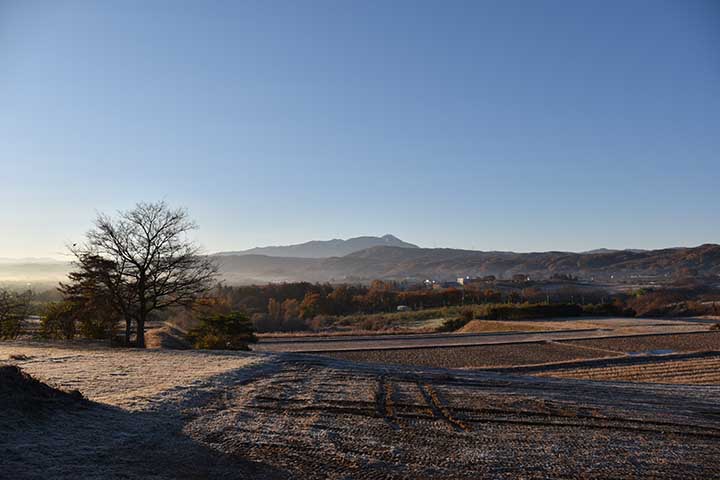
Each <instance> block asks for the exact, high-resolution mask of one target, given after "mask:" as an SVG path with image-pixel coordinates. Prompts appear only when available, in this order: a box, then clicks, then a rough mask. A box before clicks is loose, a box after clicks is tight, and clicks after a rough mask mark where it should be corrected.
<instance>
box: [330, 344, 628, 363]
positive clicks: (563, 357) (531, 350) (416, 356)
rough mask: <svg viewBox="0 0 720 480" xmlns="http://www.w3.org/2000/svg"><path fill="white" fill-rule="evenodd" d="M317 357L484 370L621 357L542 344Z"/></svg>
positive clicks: (356, 353) (404, 350) (608, 353)
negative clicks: (487, 368) (485, 368)
mask: <svg viewBox="0 0 720 480" xmlns="http://www.w3.org/2000/svg"><path fill="white" fill-rule="evenodd" d="M320 355H323V356H328V357H333V358H339V359H343V360H351V361H356V362H371V363H388V364H395V365H418V366H425V367H438V368H483V367H502V366H515V365H534V364H538V363H549V362H566V361H570V360H577V359H586V358H598V357H612V356H620V355H622V354H621V353H615V352H611V351H602V350H599V349H595V348H586V347H584V346H581V347H576V346H574V345H570V344H568V343H566V342H562V343H560V342H557V343H556V342H541V343H517V344H504V345H481V346H471V347H440V348H409V349H397V350H360V351H335V352H327V353H321V354H320Z"/></svg>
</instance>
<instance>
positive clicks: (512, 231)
mask: <svg viewBox="0 0 720 480" xmlns="http://www.w3.org/2000/svg"><path fill="white" fill-rule="evenodd" d="M0 172H1V176H0V178H1V179H2V182H1V185H0V231H1V232H2V235H0V257H3V256H5V257H13V256H15V257H17V256H56V255H57V254H58V253H60V252H62V251H63V246H64V245H65V243H66V242H68V241H75V240H78V239H79V238H80V237H81V236H82V234H83V233H84V232H85V231H86V230H87V228H89V226H90V221H91V219H92V217H93V216H94V214H95V211H96V210H100V211H109V212H112V211H114V210H117V209H124V208H128V207H130V206H132V205H133V204H134V203H135V202H137V201H140V200H156V199H165V200H167V201H168V202H169V203H171V204H174V205H183V206H187V207H188V208H189V209H190V212H191V214H192V215H193V216H194V217H195V219H196V220H197V222H198V223H199V224H200V227H201V228H200V230H199V231H198V238H199V240H200V241H201V243H202V244H203V245H204V246H205V247H206V249H207V250H209V251H217V250H227V249H240V248H246V247H252V246H256V245H266V244H287V243H294V242H300V241H305V240H309V239H323V238H332V237H341V238H346V237H350V236H356V235H362V234H384V233H393V234H395V235H397V236H399V237H400V238H402V239H404V240H407V241H411V242H415V243H418V244H420V245H422V246H430V247H431V246H448V247H459V248H475V249H482V250H490V249H502V250H518V251H531V250H536V251H537V250H550V249H555V250H585V249H591V248H597V247H635V248H655V247H664V246H676V245H697V244H701V243H704V242H718V241H720V221H719V218H718V217H719V214H720V2H718V1H716V0H708V1H699V0H689V1H679V0H678V1H669V2H664V1H661V0H648V1H634V0H623V1H607V0H603V1H600V0H598V1H574V0H572V1H560V0H549V1H535V0H528V1H467V2H460V1H440V0H436V1H432V2H422V1H416V0H413V1H399V0H393V1H368V0H356V1H342V0H327V1H323V0H305V1H298V0H293V1H287V2H281V1H275V0H262V1H257V2H250V1H228V2H221V1H196V2H181V1H175V0H173V1H166V2H163V1H117V2H102V1H92V2H91V1H87V2H82V1H51V0H48V1H32V0H16V1H13V0H0Z"/></svg>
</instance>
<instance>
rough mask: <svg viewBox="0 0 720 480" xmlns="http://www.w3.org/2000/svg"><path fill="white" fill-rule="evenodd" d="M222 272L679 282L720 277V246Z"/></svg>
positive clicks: (401, 258) (377, 260)
mask: <svg viewBox="0 0 720 480" xmlns="http://www.w3.org/2000/svg"><path fill="white" fill-rule="evenodd" d="M218 259H219V261H220V264H221V272H222V273H223V274H224V275H226V276H228V278H229V279H230V278H231V279H232V280H235V281H242V278H248V279H255V280H272V281H280V280H282V281H292V280H307V281H319V282H323V281H338V282H339V281H365V280H371V279H405V278H412V279H424V278H432V279H437V280H450V279H455V278H457V277H459V276H465V275H470V276H475V275H496V276H498V277H500V278H509V277H511V276H512V275H513V274H516V273H523V274H528V275H531V276H537V277H549V276H550V275H552V274H554V273H558V274H572V275H578V276H580V277H584V278H589V277H597V278H600V279H603V278H605V279H609V278H610V277H611V276H613V277H614V278H616V279H617V278H630V277H632V276H634V275H641V276H664V275H668V276H673V275H677V274H679V273H681V272H690V273H693V274H698V275H720V245H713V244H707V245H701V246H699V247H694V248H669V249H662V250H648V251H643V252H635V251H629V250H622V251H612V252H603V253H572V252H539V253H514V252H480V251H472V250H455V249H448V248H437V249H429V248H398V247H373V248H369V249H366V250H361V251H359V252H354V253H351V254H349V255H346V256H344V257H335V258H326V259H308V258H305V259H299V258H277V257H275V258H271V257H268V256H262V255H252V256H233V255H229V256H222V257H218Z"/></svg>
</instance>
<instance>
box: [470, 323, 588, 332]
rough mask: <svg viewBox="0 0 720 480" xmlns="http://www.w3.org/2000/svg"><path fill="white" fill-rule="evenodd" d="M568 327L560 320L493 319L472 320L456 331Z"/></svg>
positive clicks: (525, 330)
mask: <svg viewBox="0 0 720 480" xmlns="http://www.w3.org/2000/svg"><path fill="white" fill-rule="evenodd" d="M565 328H575V327H574V325H573V326H571V327H569V326H566V325H563V324H562V323H560V322H557V323H555V322H521V321H519V322H500V321H495V320H472V321H470V322H469V323H468V324H467V325H465V326H464V327H462V328H461V329H459V330H458V331H457V332H458V333H489V332H539V331H547V330H563V329H565Z"/></svg>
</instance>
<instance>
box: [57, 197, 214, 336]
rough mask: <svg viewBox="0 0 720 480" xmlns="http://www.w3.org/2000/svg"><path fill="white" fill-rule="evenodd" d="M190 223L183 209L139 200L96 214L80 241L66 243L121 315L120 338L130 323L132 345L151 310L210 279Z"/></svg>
mask: <svg viewBox="0 0 720 480" xmlns="http://www.w3.org/2000/svg"><path fill="white" fill-rule="evenodd" d="M196 228H197V227H196V225H195V223H193V222H192V221H191V220H190V219H189V217H188V213H187V211H186V210H185V209H182V208H179V209H172V208H170V207H168V205H167V204H166V203H165V202H159V203H139V204H137V205H136V206H135V208H134V209H132V210H129V211H126V212H119V213H118V215H117V217H115V218H112V217H110V216H107V215H103V214H99V215H98V217H97V219H96V220H95V227H94V228H93V229H92V230H90V231H89V232H88V233H87V238H86V241H85V243H83V244H81V245H78V244H76V245H74V246H73V247H71V248H70V250H71V252H72V253H73V254H74V255H75V258H76V264H77V266H78V267H79V269H80V272H81V273H82V274H84V275H85V276H92V277H93V278H94V279H95V281H96V282H97V283H98V284H99V285H101V286H102V288H103V290H104V293H105V294H107V295H108V296H109V297H110V299H111V304H112V306H113V308H114V309H116V311H117V312H118V313H119V314H120V315H121V316H122V317H123V318H124V319H125V323H126V329H125V331H126V339H127V338H128V337H129V333H130V328H131V325H132V324H133V323H134V324H135V326H136V329H137V335H136V346H138V347H144V346H145V336H144V331H145V322H146V321H147V320H148V318H149V316H150V314H151V313H152V312H155V311H159V310H163V309H166V308H169V307H172V306H188V305H191V304H192V303H193V302H194V301H195V300H196V299H197V298H198V297H200V296H202V295H203V294H204V293H205V292H206V291H207V290H208V289H209V288H210V287H211V286H212V284H213V279H214V278H215V275H216V272H217V268H216V266H215V265H214V264H213V262H212V261H211V259H210V258H209V257H207V256H205V255H202V252H201V251H200V248H199V247H198V246H197V245H196V244H195V243H194V242H193V241H192V240H190V239H189V238H188V234H189V233H190V232H191V231H192V230H194V229H196Z"/></svg>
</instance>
